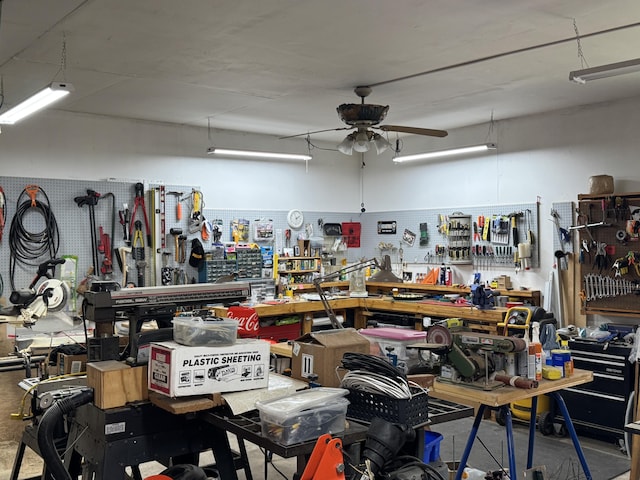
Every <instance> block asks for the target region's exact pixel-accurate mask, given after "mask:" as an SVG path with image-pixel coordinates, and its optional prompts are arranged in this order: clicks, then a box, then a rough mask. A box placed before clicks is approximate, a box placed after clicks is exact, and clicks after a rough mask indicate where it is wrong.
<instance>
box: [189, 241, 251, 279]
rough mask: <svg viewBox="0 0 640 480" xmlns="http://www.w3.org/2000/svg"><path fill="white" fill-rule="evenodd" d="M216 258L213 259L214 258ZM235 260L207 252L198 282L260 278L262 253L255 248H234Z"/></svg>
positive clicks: (218, 253) (231, 257)
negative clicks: (230, 278) (229, 277)
mask: <svg viewBox="0 0 640 480" xmlns="http://www.w3.org/2000/svg"><path fill="white" fill-rule="evenodd" d="M216 255H217V256H218V257H217V258H214V256H216ZM234 255H235V258H233V256H230V257H228V258H222V257H221V256H220V252H208V253H207V254H206V255H205V261H204V265H203V267H202V268H201V269H200V270H199V272H198V282H200V283H213V282H215V281H216V280H218V279H219V278H220V277H224V276H227V275H236V277H237V278H262V252H261V251H260V249H257V248H236V250H235V254H234Z"/></svg>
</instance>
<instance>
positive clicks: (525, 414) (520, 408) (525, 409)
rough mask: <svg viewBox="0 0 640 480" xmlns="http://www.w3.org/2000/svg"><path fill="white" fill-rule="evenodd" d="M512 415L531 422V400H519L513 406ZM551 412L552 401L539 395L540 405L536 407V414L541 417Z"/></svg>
mask: <svg viewBox="0 0 640 480" xmlns="http://www.w3.org/2000/svg"><path fill="white" fill-rule="evenodd" d="M510 407H511V414H512V415H513V416H514V417H516V418H517V419H519V420H525V421H527V422H528V421H531V399H530V398H525V399H524V400H518V401H517V402H513V403H512V404H511V405H510ZM549 410H551V405H550V399H549V397H548V396H547V395H538V405H537V407H536V414H537V415H540V414H541V413H542V412H548V411H549Z"/></svg>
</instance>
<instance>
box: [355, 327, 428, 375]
mask: <svg viewBox="0 0 640 480" xmlns="http://www.w3.org/2000/svg"><path fill="white" fill-rule="evenodd" d="M359 332H360V334H361V335H364V336H365V337H367V339H369V341H370V342H371V344H372V346H375V347H377V349H379V350H380V352H379V353H378V352H376V354H379V355H380V356H383V357H384V356H387V357H388V356H390V355H392V356H393V355H395V356H396V366H397V367H398V368H400V369H401V370H403V371H404V372H405V373H406V372H408V371H409V369H410V368H411V367H414V366H416V365H418V364H419V363H420V351H419V350H417V349H415V348H409V349H408V348H407V345H411V344H412V343H420V342H425V341H426V338H427V332H425V331H419V330H407V329H404V328H394V327H380V328H364V329H362V330H359ZM387 348H389V349H393V350H391V351H388V350H387ZM371 353H374V351H373V350H372V352H371Z"/></svg>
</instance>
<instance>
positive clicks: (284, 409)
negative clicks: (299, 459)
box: [256, 387, 349, 445]
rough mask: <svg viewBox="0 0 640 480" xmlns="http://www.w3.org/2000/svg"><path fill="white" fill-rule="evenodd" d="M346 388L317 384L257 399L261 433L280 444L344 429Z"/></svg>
mask: <svg viewBox="0 0 640 480" xmlns="http://www.w3.org/2000/svg"><path fill="white" fill-rule="evenodd" d="M347 393H348V390H346V389H343V388H329V387H318V388H311V389H309V390H303V391H301V392H297V393H294V394H293V395H289V396H287V397H282V398H277V399H274V400H268V401H264V402H261V401H258V402H256V408H257V409H258V411H259V412H260V424H261V428H262V435H263V436H265V437H268V438H270V439H271V440H273V441H276V442H278V443H281V444H283V445H291V444H294V443H300V442H306V441H309V440H315V439H316V438H318V437H319V436H320V435H322V434H323V433H331V434H335V433H340V432H342V431H344V429H345V423H346V417H347V406H348V405H349V401H348V400H347V399H346V398H344V396H345V395H346V394H347Z"/></svg>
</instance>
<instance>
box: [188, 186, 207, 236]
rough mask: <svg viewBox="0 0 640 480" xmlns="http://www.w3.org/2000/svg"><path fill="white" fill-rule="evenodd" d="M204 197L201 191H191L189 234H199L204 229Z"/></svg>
mask: <svg viewBox="0 0 640 480" xmlns="http://www.w3.org/2000/svg"><path fill="white" fill-rule="evenodd" d="M203 210H204V197H203V196H202V192H201V191H200V190H195V189H194V190H192V191H191V215H189V226H188V227H187V229H188V231H189V233H196V232H199V231H200V229H201V228H202V222H204V220H205V219H204V215H203V213H202V212H203Z"/></svg>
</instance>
